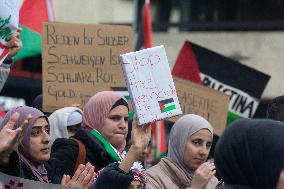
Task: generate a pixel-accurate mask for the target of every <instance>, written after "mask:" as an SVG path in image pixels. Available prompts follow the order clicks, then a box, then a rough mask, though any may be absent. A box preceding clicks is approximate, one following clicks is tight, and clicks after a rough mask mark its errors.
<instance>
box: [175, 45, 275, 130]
mask: <svg viewBox="0 0 284 189" xmlns="http://www.w3.org/2000/svg"><path fill="white" fill-rule="evenodd" d="M184 48H185V49H184ZM182 50H183V53H186V54H187V56H191V57H194V58H195V59H194V60H193V61H194V62H197V64H198V67H199V70H200V76H201V79H202V83H203V85H205V86H208V87H210V88H212V89H215V90H217V91H220V92H223V93H225V94H228V95H230V103H229V114H228V120H227V124H229V123H230V122H232V121H234V120H235V119H238V118H240V117H253V115H254V113H255V111H256V109H257V107H258V104H259V101H260V98H261V95H262V93H263V91H264V89H265V86H266V85H267V83H268V81H269V79H270V76H269V75H267V74H264V73H262V72H260V71H257V70H255V69H253V68H250V67H248V66H246V65H243V64H241V63H240V62H237V61H235V60H232V59H230V58H227V57H225V56H223V55H220V54H218V53H215V52H213V51H211V50H209V49H206V48H204V47H201V46H199V45H197V44H194V43H192V42H189V41H186V42H185V45H184V47H183V49H182ZM187 64H190V63H189V62H186V61H177V62H176V64H175V66H174V69H180V68H181V67H184V66H185V65H186V67H187V69H185V70H184V72H188V73H189V74H190V73H191V72H190V71H189V68H188V66H187ZM183 74H184V73H183ZM180 76H181V77H182V75H180ZM182 78H184V79H186V78H185V77H182Z"/></svg>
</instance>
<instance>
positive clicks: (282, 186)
mask: <svg viewBox="0 0 284 189" xmlns="http://www.w3.org/2000/svg"><path fill="white" fill-rule="evenodd" d="M276 189H284V170H282V171H281V173H280V176H279V179H278V184H277V187H276Z"/></svg>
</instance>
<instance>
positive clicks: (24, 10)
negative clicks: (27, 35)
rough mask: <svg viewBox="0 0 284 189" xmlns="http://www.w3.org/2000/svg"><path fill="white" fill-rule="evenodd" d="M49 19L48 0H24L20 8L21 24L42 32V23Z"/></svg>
mask: <svg viewBox="0 0 284 189" xmlns="http://www.w3.org/2000/svg"><path fill="white" fill-rule="evenodd" d="M47 21H48V13H47V6H46V0H24V2H23V4H22V7H21V9H20V16H19V22H20V24H22V25H25V26H26V27H28V28H30V29H32V30H34V31H36V32H38V33H41V23H42V22H47Z"/></svg>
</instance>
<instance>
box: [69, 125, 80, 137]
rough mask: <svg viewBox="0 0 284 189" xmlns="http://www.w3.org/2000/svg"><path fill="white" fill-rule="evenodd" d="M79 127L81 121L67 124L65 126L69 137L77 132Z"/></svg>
mask: <svg viewBox="0 0 284 189" xmlns="http://www.w3.org/2000/svg"><path fill="white" fill-rule="evenodd" d="M80 128H81V123H79V124H76V125H69V126H67V131H68V136H69V138H70V137H71V136H74V135H75V134H76V133H77V131H79V130H80Z"/></svg>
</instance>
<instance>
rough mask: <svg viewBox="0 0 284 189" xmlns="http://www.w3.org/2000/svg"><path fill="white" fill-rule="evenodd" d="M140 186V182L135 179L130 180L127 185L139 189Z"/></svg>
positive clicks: (129, 188) (131, 188)
mask: <svg viewBox="0 0 284 189" xmlns="http://www.w3.org/2000/svg"><path fill="white" fill-rule="evenodd" d="M140 188H142V184H141V182H139V181H137V180H134V181H132V182H131V184H130V185H129V187H128V189H140Z"/></svg>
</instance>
